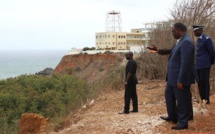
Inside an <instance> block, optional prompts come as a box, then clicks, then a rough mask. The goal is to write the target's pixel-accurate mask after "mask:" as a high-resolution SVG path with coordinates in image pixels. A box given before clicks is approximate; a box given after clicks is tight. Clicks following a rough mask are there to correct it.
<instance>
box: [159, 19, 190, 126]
mask: <svg viewBox="0 0 215 134" xmlns="http://www.w3.org/2000/svg"><path fill="white" fill-rule="evenodd" d="M186 32H187V28H186V26H185V25H184V24H182V23H175V24H174V27H173V29H172V35H173V37H174V38H175V39H177V43H176V44H175V45H174V47H173V49H172V50H166V51H165V52H166V53H169V52H171V53H170V57H169V60H168V65H167V86H166V90H165V99H166V106H167V113H168V116H167V117H163V116H162V117H161V119H164V120H166V121H173V122H176V121H178V124H177V125H176V126H174V127H172V129H174V130H181V129H187V128H188V120H189V117H190V115H189V112H190V102H191V97H190V85H191V84H192V83H193V82H194V75H193V66H194V45H193V41H192V39H191V38H190V37H189V35H188V34H187V33H186Z"/></svg>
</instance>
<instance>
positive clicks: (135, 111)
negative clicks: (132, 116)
mask: <svg viewBox="0 0 215 134" xmlns="http://www.w3.org/2000/svg"><path fill="white" fill-rule="evenodd" d="M130 112H132V113H137V112H138V110H132V111H130Z"/></svg>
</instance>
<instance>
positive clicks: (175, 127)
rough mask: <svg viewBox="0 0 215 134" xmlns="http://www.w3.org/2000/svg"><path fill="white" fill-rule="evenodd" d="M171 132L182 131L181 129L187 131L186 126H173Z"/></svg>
mask: <svg viewBox="0 0 215 134" xmlns="http://www.w3.org/2000/svg"><path fill="white" fill-rule="evenodd" d="M172 129H173V130H182V129H188V125H185V126H183V127H181V126H179V125H177V126H174V127H172Z"/></svg>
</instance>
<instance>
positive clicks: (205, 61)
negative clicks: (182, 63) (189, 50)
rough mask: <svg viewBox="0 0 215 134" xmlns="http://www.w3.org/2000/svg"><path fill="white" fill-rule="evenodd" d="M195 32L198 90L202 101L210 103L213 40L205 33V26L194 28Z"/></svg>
mask: <svg viewBox="0 0 215 134" xmlns="http://www.w3.org/2000/svg"><path fill="white" fill-rule="evenodd" d="M193 32H194V35H195V36H196V37H198V40H197V45H196V69H197V74H198V78H199V81H198V88H199V94H200V97H201V100H206V104H209V103H210V99H209V96H210V81H209V78H210V67H211V65H212V64H214V46H213V42H212V40H211V39H210V38H209V37H208V36H206V35H205V34H204V33H203V26H196V25H194V26H193Z"/></svg>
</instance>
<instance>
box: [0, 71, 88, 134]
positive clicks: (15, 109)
mask: <svg viewBox="0 0 215 134" xmlns="http://www.w3.org/2000/svg"><path fill="white" fill-rule="evenodd" d="M89 93H90V92H89V86H88V85H87V83H86V82H85V81H83V80H81V79H78V78H77V77H73V76H69V75H62V76H60V75H54V76H53V77H45V76H38V75H37V76H36V75H29V76H27V75H22V76H19V77H17V78H10V79H6V80H1V81H0V132H4V134H11V133H17V130H18V126H19V119H20V116H21V114H23V113H28V112H32V113H37V114H41V115H43V116H44V117H49V118H50V119H51V122H53V123H54V124H60V123H61V122H58V121H59V118H65V117H66V116H67V115H68V114H69V113H70V112H71V111H74V110H75V109H76V108H78V107H80V106H81V105H82V103H83V102H85V101H86V100H87V97H88V95H89Z"/></svg>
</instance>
